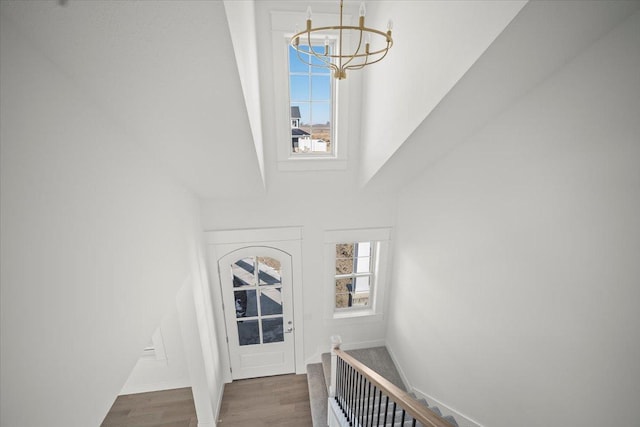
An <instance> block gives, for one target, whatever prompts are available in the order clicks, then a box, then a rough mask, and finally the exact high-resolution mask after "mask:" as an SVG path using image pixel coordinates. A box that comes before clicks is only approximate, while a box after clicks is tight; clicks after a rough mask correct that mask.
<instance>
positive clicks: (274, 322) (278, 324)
mask: <svg viewBox="0 0 640 427" xmlns="http://www.w3.org/2000/svg"><path fill="white" fill-rule="evenodd" d="M281 341H284V319H283V318H282V317H278V318H276V319H262V342H263V343H264V344H267V343H271V342H281Z"/></svg>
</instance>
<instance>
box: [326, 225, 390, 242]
mask: <svg viewBox="0 0 640 427" xmlns="http://www.w3.org/2000/svg"><path fill="white" fill-rule="evenodd" d="M369 240H374V241H378V242H384V241H388V240H391V227H377V228H357V229H347V230H325V232H324V243H342V242H347V241H348V242H351V241H353V242H358V241H369Z"/></svg>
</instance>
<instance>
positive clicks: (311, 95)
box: [288, 40, 336, 157]
mask: <svg viewBox="0 0 640 427" xmlns="http://www.w3.org/2000/svg"><path fill="white" fill-rule="evenodd" d="M301 43H302V41H301ZM325 43H326V45H325ZM334 44H335V42H334V41H333V40H327V41H326V42H325V41H324V40H311V48H312V49H313V50H314V51H316V52H318V53H323V52H324V51H325V49H327V50H329V51H331V50H333V49H334ZM306 49H308V47H307V48H306ZM288 50H289V67H288V70H289V104H290V121H291V135H290V137H291V138H290V141H289V144H290V154H291V155H293V156H313V157H317V156H321V157H322V156H333V155H335V143H336V141H335V138H334V135H335V133H334V126H333V123H334V117H335V114H334V110H335V109H334V97H335V85H334V79H333V78H332V76H331V70H330V69H325V68H318V67H313V66H311V65H308V64H305V63H304V62H302V61H301V60H300V59H299V57H298V54H297V53H296V50H295V49H294V48H293V47H291V46H289V48H288ZM301 55H302V58H303V59H304V60H305V61H308V62H310V63H311V64H320V63H321V62H320V60H319V59H317V58H315V57H314V56H312V55H309V58H307V57H306V55H304V54H301Z"/></svg>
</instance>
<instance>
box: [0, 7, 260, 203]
mask: <svg viewBox="0 0 640 427" xmlns="http://www.w3.org/2000/svg"><path fill="white" fill-rule="evenodd" d="M2 13H3V15H7V16H8V18H9V19H10V20H12V21H13V22H14V23H15V24H16V25H17V27H18V28H19V30H20V31H21V32H22V33H23V35H24V36H25V37H26V38H27V39H29V40H30V41H31V43H32V44H33V45H34V46H35V47H36V48H37V49H38V50H40V51H41V52H42V53H43V54H44V55H45V56H46V57H47V58H48V59H49V60H50V61H51V62H53V63H54V65H55V66H57V67H59V69H60V70H61V71H62V72H63V73H64V74H66V75H67V76H68V77H69V78H70V79H71V80H73V82H74V83H75V84H76V85H77V86H78V87H80V89H81V90H83V91H84V92H85V93H86V94H87V95H88V97H89V98H91V99H93V100H94V102H95V103H96V104H97V106H98V107H99V108H100V109H101V110H103V111H104V114H105V115H107V116H108V119H110V120H111V121H113V122H114V123H116V125H117V126H120V127H121V129H120V130H121V131H123V132H124V133H125V134H127V135H128V136H129V137H131V138H132V139H133V140H134V141H136V142H137V143H139V144H141V145H142V146H143V147H144V149H145V150H146V152H148V153H149V155H150V156H151V157H153V158H155V159H156V160H157V161H158V162H159V163H160V164H161V165H162V166H163V167H165V168H166V169H167V171H168V172H169V173H170V174H172V175H173V176H174V177H175V178H176V179H178V180H179V181H180V182H182V183H183V184H184V185H186V186H187V187H188V188H190V189H192V190H193V191H194V192H196V194H198V195H200V196H202V197H227V196H233V195H234V194H235V193H236V192H237V188H238V187H242V188H244V190H245V191H249V192H250V191H255V192H259V191H263V184H262V178H261V175H260V171H259V168H258V161H257V157H256V152H255V148H254V145H253V141H252V138H251V132H250V129H249V127H248V126H247V113H246V109H245V105H244V99H243V97H242V91H241V86H240V80H239V77H238V73H237V69H236V64H235V62H234V61H233V60H232V59H233V57H234V55H233V48H232V44H231V37H230V35H229V28H228V25H227V21H226V16H225V11H224V5H223V4H222V2H218V1H212V2H208V1H182V0H181V1H74V0H70V1H68V2H67V3H66V5H65V6H60V5H59V4H58V3H57V2H55V1H47V2H42V1H33V2H31V1H16V2H4V1H3V5H2ZM229 176H233V177H234V179H233V182H234V186H231V185H229V184H228V183H229V179H228V177H229Z"/></svg>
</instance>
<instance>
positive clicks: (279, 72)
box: [271, 11, 355, 171]
mask: <svg viewBox="0 0 640 427" xmlns="http://www.w3.org/2000/svg"><path fill="white" fill-rule="evenodd" d="M337 19H339V15H337V14H314V19H313V22H314V26H316V25H317V26H331V25H335V22H336V20H337ZM344 20H345V25H349V23H350V22H351V21H352V17H351V15H344ZM305 22H306V13H301V12H281V11H273V12H271V30H272V31H271V45H272V49H273V51H272V53H273V54H272V57H273V79H274V85H273V88H274V99H275V110H274V113H275V120H276V134H275V137H276V141H277V159H278V170H280V171H308V170H345V169H347V152H348V147H347V141H348V132H349V126H348V120H349V114H348V111H349V101H348V99H349V95H348V94H349V93H350V91H352V90H353V89H352V88H351V84H352V83H351V82H350V81H349V79H345V80H341V81H340V83H339V84H337V83H336V82H335V81H334V82H333V84H332V91H333V106H332V110H333V111H332V121H333V123H332V127H333V129H332V133H333V135H332V141H331V142H332V145H333V147H332V150H333V154H331V155H329V154H326V155H325V154H303V155H301V154H300V153H295V154H294V153H293V147H292V143H291V126H290V123H291V104H290V96H289V41H290V39H291V37H292V36H293V35H294V34H295V31H294V27H295V23H299V25H303V24H304V23H305ZM345 42H348V40H347V39H346V38H345ZM331 78H333V77H331ZM352 80H355V79H352ZM338 86H339V88H338Z"/></svg>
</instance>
